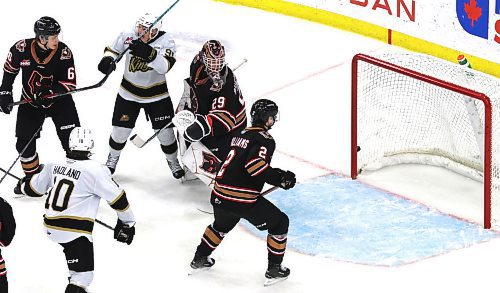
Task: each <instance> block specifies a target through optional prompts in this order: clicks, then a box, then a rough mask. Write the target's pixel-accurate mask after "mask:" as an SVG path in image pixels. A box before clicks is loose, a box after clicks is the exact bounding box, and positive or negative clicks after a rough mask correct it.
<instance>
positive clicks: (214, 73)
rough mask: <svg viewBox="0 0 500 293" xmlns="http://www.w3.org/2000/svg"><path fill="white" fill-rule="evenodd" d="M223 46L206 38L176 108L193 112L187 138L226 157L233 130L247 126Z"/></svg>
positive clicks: (220, 157)
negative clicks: (194, 115) (192, 120)
mask: <svg viewBox="0 0 500 293" xmlns="http://www.w3.org/2000/svg"><path fill="white" fill-rule="evenodd" d="M225 56H226V53H225V50H224V46H222V44H221V43H220V42H219V41H217V40H210V41H207V42H206V43H205V44H204V45H203V48H202V50H201V51H200V52H199V53H198V54H197V55H196V56H195V57H194V59H193V61H192V63H191V67H190V76H189V78H187V79H185V80H184V94H183V96H182V98H181V101H180V103H179V107H178V108H177V112H179V111H180V110H185V109H189V110H190V111H192V112H193V113H194V114H196V120H197V122H196V123H193V124H192V126H190V127H189V128H188V129H186V131H185V135H184V137H185V138H186V139H187V140H188V141H200V142H201V143H202V144H203V145H205V146H206V147H207V148H208V149H209V150H210V151H212V153H213V154H214V155H215V156H216V157H217V158H219V159H221V160H222V159H223V158H225V156H226V154H227V152H228V146H229V141H230V139H231V136H232V134H233V133H237V132H239V131H241V130H243V129H245V127H246V126H247V117H246V108H245V101H244V99H243V95H242V94H241V90H240V87H239V85H238V82H237V80H236V76H234V74H233V71H232V70H231V68H229V67H228V66H227V65H226V62H225Z"/></svg>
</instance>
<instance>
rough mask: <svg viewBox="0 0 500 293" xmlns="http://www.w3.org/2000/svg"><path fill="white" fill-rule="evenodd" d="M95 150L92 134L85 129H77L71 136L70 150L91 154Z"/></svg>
mask: <svg viewBox="0 0 500 293" xmlns="http://www.w3.org/2000/svg"><path fill="white" fill-rule="evenodd" d="M93 148H94V139H93V138H92V132H91V131H90V129H88V128H85V127H75V128H74V129H73V130H72V131H71V133H70V135H69V149H70V150H71V151H80V152H89V153H90V152H91V151H92V149H93Z"/></svg>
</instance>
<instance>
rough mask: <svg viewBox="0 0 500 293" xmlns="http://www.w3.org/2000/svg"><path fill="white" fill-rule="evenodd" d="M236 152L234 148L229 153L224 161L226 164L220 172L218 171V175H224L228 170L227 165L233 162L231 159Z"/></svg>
mask: <svg viewBox="0 0 500 293" xmlns="http://www.w3.org/2000/svg"><path fill="white" fill-rule="evenodd" d="M235 154H236V151H235V150H234V149H232V150H231V151H230V152H229V154H227V158H226V160H225V161H224V164H222V166H221V167H220V170H219V172H217V177H222V175H224V172H226V168H227V166H228V165H229V164H230V163H231V161H232V160H233V159H234V155H235Z"/></svg>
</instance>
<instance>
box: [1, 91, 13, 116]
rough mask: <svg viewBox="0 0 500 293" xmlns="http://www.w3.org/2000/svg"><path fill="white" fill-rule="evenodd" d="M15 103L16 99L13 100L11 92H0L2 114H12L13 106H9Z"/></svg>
mask: <svg viewBox="0 0 500 293" xmlns="http://www.w3.org/2000/svg"><path fill="white" fill-rule="evenodd" d="M13 102H14V98H12V92H11V91H2V90H0V112H4V113H5V114H10V111H11V110H12V106H10V107H9V105H10V104H12V103H13Z"/></svg>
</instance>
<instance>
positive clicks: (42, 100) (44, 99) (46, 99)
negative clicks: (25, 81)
mask: <svg viewBox="0 0 500 293" xmlns="http://www.w3.org/2000/svg"><path fill="white" fill-rule="evenodd" d="M53 96H54V91H53V90H51V89H50V88H42V89H40V90H39V91H38V92H37V93H36V94H35V95H34V96H33V100H32V101H31V103H33V105H35V106H36V107H44V108H48V107H50V105H52V103H54V99H53V98H52V97H53Z"/></svg>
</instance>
